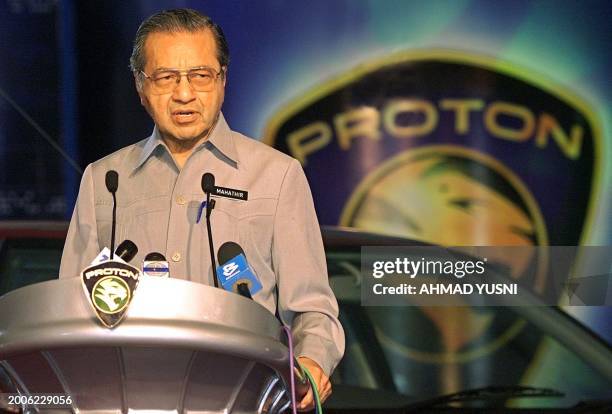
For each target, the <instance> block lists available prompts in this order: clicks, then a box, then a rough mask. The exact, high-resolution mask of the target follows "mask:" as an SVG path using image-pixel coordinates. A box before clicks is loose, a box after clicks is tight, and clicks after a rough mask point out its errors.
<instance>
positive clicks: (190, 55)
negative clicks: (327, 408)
mask: <svg viewBox="0 0 612 414" xmlns="http://www.w3.org/2000/svg"><path fill="white" fill-rule="evenodd" d="M130 62H131V67H132V70H133V73H134V79H135V83H136V89H137V90H138V95H139V96H140V102H141V103H142V105H143V106H144V107H145V109H146V110H147V112H148V113H149V115H150V116H151V118H152V119H153V121H154V123H155V128H154V129H153V133H152V135H151V136H150V137H149V138H147V139H145V140H143V141H140V142H138V143H136V144H133V145H131V146H128V147H126V148H123V149H121V150H119V151H117V152H115V153H113V154H111V155H109V156H107V157H105V158H103V159H101V160H99V161H97V162H95V163H93V164H91V165H89V166H88V167H87V168H86V170H85V173H84V175H83V179H82V181H81V187H80V191H79V197H78V201H77V205H76V207H75V209H74V213H73V216H72V221H71V223H70V228H69V231H68V237H67V240H66V245H65V247H64V254H63V257H62V264H61V270H60V276H61V277H74V276H77V275H78V274H79V272H80V271H81V270H82V269H83V268H84V267H86V266H87V265H88V264H89V263H90V261H91V260H92V259H93V258H94V257H95V256H96V255H97V253H98V252H99V251H100V249H101V248H102V247H104V246H109V245H110V234H111V230H110V228H111V208H110V206H111V204H112V197H111V195H110V194H109V193H108V191H107V190H106V187H105V173H106V172H107V171H109V170H116V171H117V172H118V174H119V189H118V192H117V203H118V204H117V240H123V239H127V238H129V239H131V240H133V241H134V242H135V243H136V244H137V245H138V247H139V254H138V255H137V256H136V258H135V259H134V261H135V262H138V261H142V258H143V255H144V254H146V253H147V252H153V251H157V252H165V254H166V256H167V257H169V258H170V274H171V276H172V277H177V278H183V279H187V280H192V281H196V282H200V283H206V284H211V285H212V284H213V277H214V276H213V271H212V266H211V263H210V258H209V255H208V254H207V253H208V251H209V250H208V239H207V230H206V226H205V225H203V224H202V223H201V222H199V220H198V219H197V216H198V210H199V208H198V207H199V206H200V203H201V201H202V198H203V194H202V190H201V186H200V185H201V177H202V174H203V173H205V172H211V173H213V174H214V175H215V177H216V182H217V184H218V185H220V186H223V187H228V188H234V189H241V190H246V191H248V200H234V199H230V198H217V200H216V206H215V209H214V211H213V213H212V216H211V217H212V224H213V225H212V229H213V239H214V240H215V243H216V244H217V245H218V246H220V245H221V244H222V243H224V242H226V241H234V242H238V243H239V244H240V245H241V246H242V247H243V249H244V251H245V254H246V256H247V258H248V260H249V263H250V265H251V267H252V268H253V269H254V271H255V273H256V274H257V277H258V278H259V280H260V281H261V284H262V286H263V288H262V289H261V290H260V291H259V292H258V293H256V294H255V295H254V297H253V298H254V300H256V301H257V302H259V303H261V304H262V305H263V306H265V307H266V308H267V309H268V310H270V312H273V313H275V312H278V314H279V316H280V318H281V319H282V320H283V321H284V322H285V323H287V324H290V325H292V329H293V336H294V342H295V351H296V355H298V359H299V361H300V363H301V364H303V365H304V366H305V367H306V368H308V369H309V371H310V372H311V373H312V374H313V377H314V379H315V381H316V383H317V388H318V390H319V392H320V394H321V396H322V398H323V399H325V398H327V397H328V396H329V395H330V393H331V385H330V383H329V375H330V374H331V372H332V371H333V369H334V368H335V366H336V365H337V363H338V361H339V360H340V358H341V356H342V354H343V351H344V333H343V330H342V327H341V325H340V323H339V322H338V319H337V316H338V305H337V302H336V299H335V298H334V296H333V293H332V292H331V289H330V287H329V284H328V281H327V270H326V265H325V256H324V251H323V245H322V242H321V235H320V230H319V226H318V222H317V218H316V215H315V211H314V207H313V202H312V196H311V194H310V189H309V186H308V183H307V181H306V178H305V176H304V173H303V171H302V169H301V166H300V165H299V163H298V162H297V161H296V160H294V159H292V158H290V157H288V156H287V155H284V154H282V153H280V152H278V151H276V150H274V149H272V148H270V147H268V146H266V145H264V144H262V143H260V142H258V141H256V140H253V139H250V138H247V137H245V136H243V135H241V134H239V133H236V132H234V131H232V130H230V128H229V127H228V125H227V123H226V121H225V119H224V117H223V115H222V114H221V105H222V104H223V98H224V92H225V82H226V75H227V68H228V63H229V51H228V47H227V43H226V40H225V37H224V35H223V32H222V31H221V29H220V27H219V26H217V25H216V24H215V23H214V22H212V21H211V19H210V18H208V17H207V16H204V15H202V14H200V13H198V12H196V11H194V10H186V9H179V10H169V11H164V12H161V13H158V14H155V15H153V16H151V17H149V18H148V19H147V20H145V21H144V22H143V23H142V24H141V26H140V28H139V29H138V32H137V34H136V39H135V41H134V49H133V53H132V57H131V59H130ZM312 407H313V395H312V393H311V392H309V393H308V394H307V395H306V396H305V397H304V398H303V400H302V401H301V402H300V403H299V407H298V408H300V409H303V410H305V409H310V408H312Z"/></svg>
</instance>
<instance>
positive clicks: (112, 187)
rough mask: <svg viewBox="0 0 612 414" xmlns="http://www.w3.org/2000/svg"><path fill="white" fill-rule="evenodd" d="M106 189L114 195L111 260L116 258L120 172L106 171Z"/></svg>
mask: <svg viewBox="0 0 612 414" xmlns="http://www.w3.org/2000/svg"><path fill="white" fill-rule="evenodd" d="M105 182H106V189H107V190H108V191H109V192H110V193H111V194H112V195H113V222H112V227H111V247H110V252H111V257H110V258H111V260H113V259H114V258H115V228H116V227H117V196H116V194H117V188H119V174H117V171H115V170H110V171H107V172H106V177H105Z"/></svg>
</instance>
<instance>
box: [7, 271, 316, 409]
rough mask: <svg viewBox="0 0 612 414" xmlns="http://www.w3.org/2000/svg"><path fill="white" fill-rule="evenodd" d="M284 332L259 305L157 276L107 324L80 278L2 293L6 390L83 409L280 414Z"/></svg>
mask: <svg viewBox="0 0 612 414" xmlns="http://www.w3.org/2000/svg"><path fill="white" fill-rule="evenodd" d="M284 336H285V333H284V332H283V331H282V327H281V325H280V323H279V322H278V320H277V319H276V318H275V317H274V315H272V314H271V313H270V312H269V311H268V310H267V309H265V308H264V307H263V306H261V305H259V304H258V303H256V302H254V301H251V300H249V299H246V298H244V297H241V296H238V295H236V294H233V293H230V292H226V291H223V290H220V289H215V288H214V287H210V286H205V285H201V284H197V283H192V282H189V281H184V280H177V279H166V278H153V277H142V278H141V280H140V282H139V285H138V288H137V290H136V292H135V294H134V298H133V301H132V303H131V305H130V307H129V309H128V311H127V314H126V317H125V319H124V320H123V322H122V323H121V324H120V325H118V326H116V327H115V328H113V329H108V328H105V327H104V326H103V325H102V324H101V323H100V322H99V321H98V319H97V317H96V316H95V313H94V311H93V309H92V307H91V305H90V303H89V302H88V300H87V298H86V296H85V294H84V292H83V287H82V285H81V280H80V278H73V279H61V280H53V281H49V282H43V283H39V284H35V285H31V286H28V287H24V288H21V289H17V290H15V291H13V292H10V293H8V294H6V295H4V296H3V297H0V389H2V390H3V391H0V392H4V393H11V394H21V395H24V396H28V395H38V396H44V395H57V396H70V397H71V398H70V400H71V404H70V405H69V407H68V411H73V412H78V413H94V412H95V413H128V412H130V413H136V412H166V413H279V412H282V411H284V410H285V409H286V408H287V407H289V405H290V393H289V384H290V375H292V373H291V372H290V368H289V350H288V348H287V346H286V345H285V343H286V341H285V338H284ZM299 386H300V387H301V389H300V390H299V391H298V393H304V392H305V388H304V387H306V386H305V384H303V383H302V384H299ZM24 400H25V398H22V399H21V401H24ZM56 400H57V399H56ZM5 403H6V402H5ZM12 408H15V406H12ZM21 408H22V409H24V411H27V407H25V406H24V407H21ZM39 408H40V410H41V411H42V412H47V410H46V409H45V407H44V406H39ZM51 411H53V410H52V409H51V407H49V410H48V412H51ZM66 411H67V409H63V410H60V411H58V412H66Z"/></svg>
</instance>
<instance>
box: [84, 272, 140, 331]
mask: <svg viewBox="0 0 612 414" xmlns="http://www.w3.org/2000/svg"><path fill="white" fill-rule="evenodd" d="M139 278H140V271H139V270H138V269H137V268H135V267H134V266H130V265H129V264H127V263H122V262H119V261H110V260H109V261H105V262H102V263H99V264H95V265H93V266H90V267H88V268H87V269H85V270H83V273H82V282H83V289H84V290H85V294H86V296H87V298H88V301H89V303H90V304H91V305H92V308H93V309H94V311H95V313H96V316H97V317H98V319H99V320H100V322H102V324H104V326H106V327H107V328H113V327H115V326H116V325H117V324H118V323H119V322H121V320H122V319H123V317H124V316H125V314H126V312H127V309H128V307H129V305H130V303H131V301H132V298H133V296H134V291H135V290H136V287H137V286H138V280H139Z"/></svg>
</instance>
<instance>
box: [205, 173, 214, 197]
mask: <svg viewBox="0 0 612 414" xmlns="http://www.w3.org/2000/svg"><path fill="white" fill-rule="evenodd" d="M202 191H204V192H205V193H212V192H213V191H215V176H214V175H212V174H211V173H204V175H202Z"/></svg>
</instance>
